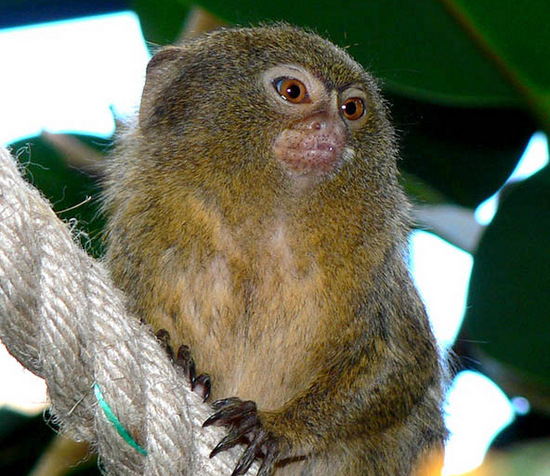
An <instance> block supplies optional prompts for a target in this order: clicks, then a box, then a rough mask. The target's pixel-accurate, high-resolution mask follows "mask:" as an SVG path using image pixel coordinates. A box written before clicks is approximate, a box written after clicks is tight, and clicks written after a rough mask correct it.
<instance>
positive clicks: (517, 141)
mask: <svg viewBox="0 0 550 476" xmlns="http://www.w3.org/2000/svg"><path fill="white" fill-rule="evenodd" d="M390 103H391V104H392V113H393V114H392V115H393V119H394V123H395V126H396V127H397V129H398V131H399V133H400V137H401V150H402V154H401V155H402V156H403V159H404V160H403V162H402V168H403V169H404V170H405V171H407V172H408V173H411V174H414V175H415V176H416V177H418V178H420V179H422V180H423V181H424V182H426V183H429V184H430V186H431V187H432V188H433V189H435V190H438V191H439V192H440V193H441V194H442V195H443V197H444V200H446V201H451V202H455V203H457V204H460V205H462V206H466V207H471V208H474V207H476V206H477V205H478V204H479V203H480V202H482V201H484V200H485V199H487V198H488V197H490V196H491V195H493V194H494V193H495V192H496V191H497V190H498V189H499V188H500V187H501V186H502V185H503V184H504V182H505V181H506V179H507V178H508V177H509V176H510V174H511V172H512V171H513V169H514V167H515V166H516V164H517V161H518V158H519V157H520V156H521V154H522V153H523V151H524V149H525V146H526V145H527V143H528V141H529V139H530V137H531V136H532V134H533V132H534V131H535V125H534V123H533V121H532V120H530V118H529V116H528V115H527V114H525V113H520V112H518V111H515V110H510V109H495V108H484V109H471V108H457V107H451V106H437V105H432V104H427V103H422V102H420V101H414V100H411V99H406V98H402V97H399V96H395V95H394V96H391V97H390Z"/></svg>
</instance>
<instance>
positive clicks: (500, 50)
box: [439, 0, 550, 132]
mask: <svg viewBox="0 0 550 476" xmlns="http://www.w3.org/2000/svg"><path fill="white" fill-rule="evenodd" d="M439 1H440V2H441V3H443V4H445V5H446V7H447V8H448V11H449V12H450V13H451V15H453V17H454V18H455V19H456V20H457V22H458V23H459V24H460V25H461V27H462V28H463V30H464V31H465V32H467V34H469V35H470V37H471V38H472V40H473V41H474V42H475V43H476V44H477V46H478V48H479V49H480V51H482V52H483V53H484V54H485V55H486V56H487V57H488V58H489V59H490V60H491V61H492V62H493V63H494V64H495V65H497V67H498V68H499V70H500V72H501V74H502V75H503V76H504V77H506V78H507V80H508V81H509V82H510V84H512V85H513V86H514V87H515V88H516V90H517V91H519V92H520V93H521V94H522V96H523V98H524V100H525V101H526V103H527V104H528V106H529V107H530V109H531V110H532V111H533V112H534V113H535V114H536V116H537V117H538V119H539V121H540V123H541V125H542V127H543V128H544V129H545V130H546V131H547V132H550V62H549V61H548V57H549V56H550V29H548V28H547V27H546V26H545V22H546V21H547V19H548V18H549V17H550V2H548V1H547V0H529V1H523V2H522V1H517V0H515V1H514V0H484V1H479V0H439Z"/></svg>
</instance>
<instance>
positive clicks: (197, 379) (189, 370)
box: [175, 345, 211, 401]
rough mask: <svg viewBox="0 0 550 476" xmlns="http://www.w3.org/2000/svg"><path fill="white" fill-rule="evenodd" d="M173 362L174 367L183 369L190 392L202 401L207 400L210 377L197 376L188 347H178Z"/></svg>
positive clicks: (204, 375) (206, 375) (205, 375)
mask: <svg viewBox="0 0 550 476" xmlns="http://www.w3.org/2000/svg"><path fill="white" fill-rule="evenodd" d="M175 362H176V365H179V366H180V367H181V368H182V369H183V372H184V373H185V375H186V376H187V379H188V380H189V383H190V384H191V390H193V391H196V392H197V393H198V394H199V395H200V396H201V397H202V399H203V401H206V400H208V397H209V396H210V388H211V380H210V375H208V374H200V375H199V376H197V369H196V367H195V361H194V360H193V357H192V356H191V349H189V346H187V345H182V346H180V348H179V349H178V352H177V354H176V360H175Z"/></svg>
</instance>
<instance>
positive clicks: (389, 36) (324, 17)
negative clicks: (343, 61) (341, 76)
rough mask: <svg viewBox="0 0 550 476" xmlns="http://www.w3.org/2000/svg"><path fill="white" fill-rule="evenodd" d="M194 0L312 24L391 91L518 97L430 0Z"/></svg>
mask: <svg viewBox="0 0 550 476" xmlns="http://www.w3.org/2000/svg"><path fill="white" fill-rule="evenodd" d="M199 3H200V4H201V5H202V6H204V7H205V8H206V9H207V10H209V11H211V12H213V13H214V14H216V15H217V16H219V17H220V18H223V19H225V20H227V21H229V22H231V23H236V24H241V25H246V24H249V23H252V24H257V23H259V22H262V21H278V20H284V21H288V22H290V23H294V24H297V25H301V26H307V27H311V28H313V29H315V30H316V31H317V32H319V33H320V34H321V35H328V36H329V38H330V39H332V40H333V41H334V42H336V43H337V44H339V45H341V46H349V51H350V53H351V54H352V56H353V57H355V58H356V59H357V60H358V61H359V62H361V63H362V64H363V65H364V66H365V67H366V68H367V69H369V70H370V71H372V72H373V73H374V75H375V76H377V77H379V78H382V79H383V81H384V83H385V85H386V88H387V89H388V90H390V91H392V92H394V93H400V94H401V95H406V96H408V97H413V98H416V99H423V100H427V101H430V102H437V103H443V104H454V105H462V106H465V105H468V106H472V105H476V106H479V105H493V106H495V105H500V106H502V105H506V106H512V105H513V106H520V105H521V104H522V99H521V98H520V96H519V94H518V93H517V91H516V90H515V89H514V88H513V87H512V86H511V85H510V84H509V82H508V80H507V79H506V78H504V77H503V76H502V74H501V73H500V71H499V70H498V69H497V68H496V66H495V65H494V64H493V62H492V61H491V60H490V59H488V58H487V57H486V55H485V54H484V53H483V52H482V51H481V50H480V49H479V48H478V46H477V45H476V44H475V43H474V42H473V41H472V39H471V38H470V37H469V36H468V35H467V34H465V32H464V31H463V29H462V28H461V26H460V25H459V24H458V23H457V21H456V20H455V19H454V18H453V17H452V16H451V15H450V14H449V11H448V10H447V9H446V8H445V7H444V6H443V5H442V4H441V3H440V2H438V1H435V0H416V1H414V2H404V1H399V0H370V1H362V2H352V1H346V2H340V3H335V2H334V1H332V0H302V1H300V2H294V1H279V2H257V1H256V0H240V1H239V2H227V1H223V0H202V1H201V2H199ZM491 3H494V2H491ZM518 3H520V2H518ZM545 12H548V10H545ZM517 13H519V12H517ZM539 13H540V12H539ZM549 13H550V12H549ZM547 17H548V16H547ZM540 18H544V16H541V17H540ZM531 26H532V27H533V28H538V27H540V23H536V25H531Z"/></svg>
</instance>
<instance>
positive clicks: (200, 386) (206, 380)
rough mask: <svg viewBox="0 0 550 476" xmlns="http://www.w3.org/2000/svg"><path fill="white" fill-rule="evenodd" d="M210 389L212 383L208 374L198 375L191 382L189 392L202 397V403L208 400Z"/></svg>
mask: <svg viewBox="0 0 550 476" xmlns="http://www.w3.org/2000/svg"><path fill="white" fill-rule="evenodd" d="M211 387H212V383H211V380H210V375H208V374H200V375H199V376H198V377H197V378H196V379H195V381H194V382H191V390H193V391H195V392H197V393H198V394H199V395H200V396H201V397H202V401H203V402H206V400H208V397H209V396H210V389H211Z"/></svg>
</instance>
